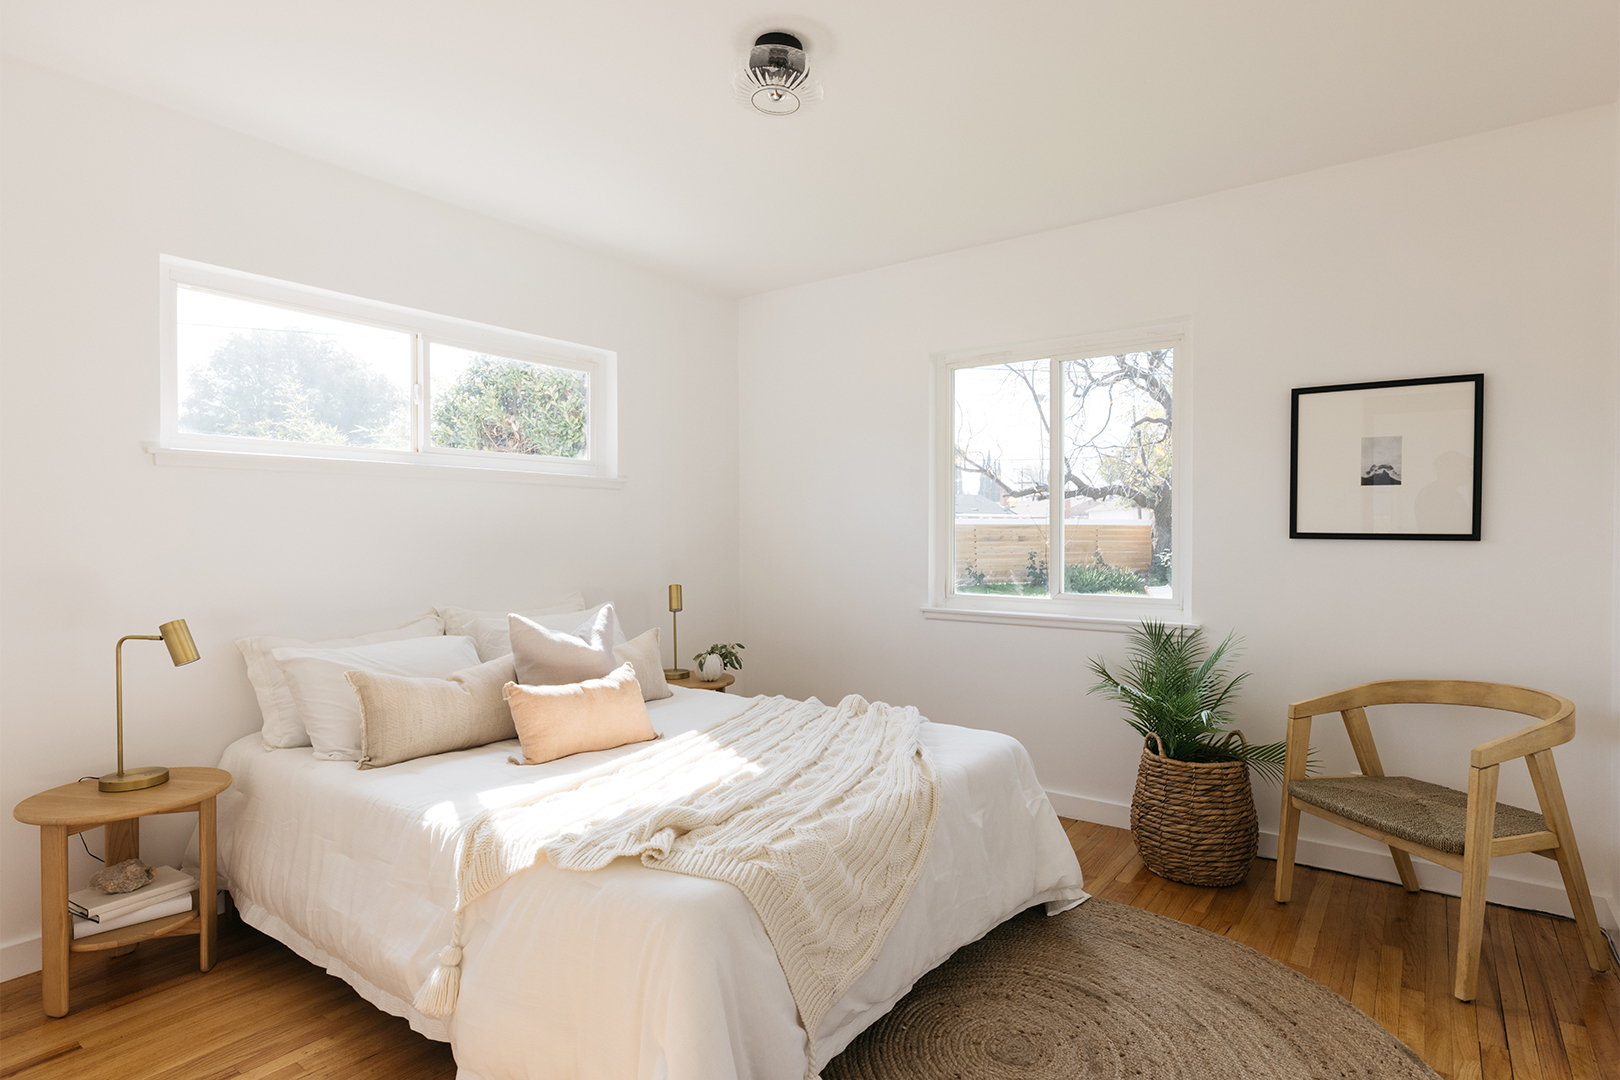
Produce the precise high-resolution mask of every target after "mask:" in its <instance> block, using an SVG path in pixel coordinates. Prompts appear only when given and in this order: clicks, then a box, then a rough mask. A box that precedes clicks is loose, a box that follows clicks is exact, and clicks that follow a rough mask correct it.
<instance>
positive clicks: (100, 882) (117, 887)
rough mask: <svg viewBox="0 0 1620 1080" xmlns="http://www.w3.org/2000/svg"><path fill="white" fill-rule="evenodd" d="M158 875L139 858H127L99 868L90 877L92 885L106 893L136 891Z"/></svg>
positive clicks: (93, 887)
mask: <svg viewBox="0 0 1620 1080" xmlns="http://www.w3.org/2000/svg"><path fill="white" fill-rule="evenodd" d="M154 876H156V875H155V874H154V873H153V872H152V868H151V867H150V866H147V865H146V864H145V863H143V862H141V860H139V859H125V860H124V861H123V862H121V863H119V864H118V865H117V866H109V867H107V868H106V869H104V870H98V871H96V873H95V876H94V877H92V878H91V879H90V887H91V888H92V889H95V890H97V891H99V892H104V893H122V892H134V891H135V890H136V889H138V888H140V887H141V886H142V885H145V884H147V883H149V882H150V881H151V880H152V878H153V877H154Z"/></svg>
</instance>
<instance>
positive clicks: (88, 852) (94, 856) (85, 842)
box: [79, 776, 107, 866]
mask: <svg viewBox="0 0 1620 1080" xmlns="http://www.w3.org/2000/svg"><path fill="white" fill-rule="evenodd" d="M94 779H95V777H94V776H81V777H79V783H81V784H82V783H83V782H84V781H86V780H94ZM79 843H81V844H83V845H84V853H85V854H86V855H88V856H90V857H91V858H92V859H94V860H96V862H98V863H100V864H101V865H102V866H106V865H107V860H106V859H103V858H102V857H101V856H100V855H97V854H96V853H95V852H93V851H91V850H90V841H88V840H86V839H85V838H84V833H80V834H79Z"/></svg>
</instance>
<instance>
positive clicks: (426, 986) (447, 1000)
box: [411, 914, 461, 1018]
mask: <svg viewBox="0 0 1620 1080" xmlns="http://www.w3.org/2000/svg"><path fill="white" fill-rule="evenodd" d="M460 995H461V916H460V915H459V914H458V915H457V916H456V926H455V931H454V933H453V935H452V936H451V939H450V944H449V945H447V946H446V947H444V948H442V949H440V950H439V964H438V966H437V967H435V968H434V969H433V971H432V973H431V974H429V975H428V977H427V981H426V982H424V983H423V984H422V988H421V989H420V990H418V991H417V992H416V999H415V1000H414V1001H412V1002H411V1004H412V1005H414V1006H416V1011H417V1012H419V1013H421V1014H422V1015H423V1016H431V1017H434V1018H441V1017H446V1016H449V1015H450V1014H451V1013H453V1012H455V1010H456V998H458V997H459V996H460Z"/></svg>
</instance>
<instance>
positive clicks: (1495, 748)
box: [1469, 707, 1575, 769]
mask: <svg viewBox="0 0 1620 1080" xmlns="http://www.w3.org/2000/svg"><path fill="white" fill-rule="evenodd" d="M1574 737H1575V710H1574V708H1573V707H1571V708H1570V709H1569V711H1567V712H1565V713H1563V714H1561V715H1559V716H1555V717H1553V718H1552V719H1551V720H1543V721H1541V722H1540V723H1537V724H1531V725H1530V726H1529V727H1527V728H1521V729H1519V730H1518V731H1515V732H1514V733H1513V734H1511V735H1504V736H1502V737H1501V738H1500V739H1492V740H1491V741H1490V742H1488V743H1480V744H1479V745H1478V746H1476V747H1474V749H1473V751H1472V752H1471V754H1470V756H1469V764H1470V765H1472V766H1473V767H1474V768H1476V769H1483V768H1486V767H1488V766H1491V765H1500V764H1501V763H1502V762H1504V761H1512V760H1513V759H1514V758H1522V757H1529V756H1530V755H1531V754H1534V753H1538V752H1540V751H1542V750H1551V749H1552V748H1553V747H1555V746H1562V745H1563V744H1564V743H1567V742H1569V740H1571V739H1573V738H1574Z"/></svg>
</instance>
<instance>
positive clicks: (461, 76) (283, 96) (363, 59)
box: [0, 0, 1620, 294]
mask: <svg viewBox="0 0 1620 1080" xmlns="http://www.w3.org/2000/svg"><path fill="white" fill-rule="evenodd" d="M1617 9H1620V4H1617V3H1616V2H1615V0H1528V2H1527V0H1428V2H1425V0H1355V2H1350V3H1346V2H1344V0H1340V2H1338V3H1328V2H1323V0H1225V2H1220V3H1212V2H1210V0H1066V2H1065V0H1003V2H1001V3H986V2H983V0H980V2H964V0H932V2H927V3H924V2H922V0H889V2H886V3H874V2H872V0H867V2H864V3H860V2H854V0H824V2H819V3H816V4H814V5H806V6H804V7H802V8H800V9H797V11H799V12H803V13H804V14H799V13H796V12H795V9H773V8H768V7H764V6H761V5H760V4H758V3H751V2H748V0H687V2H685V3H680V4H670V3H651V2H647V0H631V2H621V3H595V4H592V3H586V2H580V0H574V2H571V3H560V2H543V0H529V2H519V0H457V2H429V0H257V2H249V0H238V2H230V3H224V2H220V0H142V2H138V3H131V2H130V0H5V2H4V7H3V9H0V35H3V36H0V47H3V49H4V51H5V52H6V53H8V54H10V55H12V56H15V57H18V58H20V59H23V60H26V61H30V62H32V63H36V64H40V65H43V66H46V67H50V68H55V69H58V70H61V71H65V72H68V73H70V74H73V75H77V76H80V77H82V78H85V79H88V80H91V81H94V82H97V83H101V84H104V85H106V86H110V87H113V88H115V89H119V90H123V91H127V92H129V93H132V94H136V95H138V96H140V97H144V98H148V99H150V100H152V101H156V102H159V103H161V104H164V105H167V106H169V107H171V108H174V109H177V110H179V111H181V112H184V113H187V114H190V115H193V116H198V117H202V118H205V119H208V120H212V121H216V122H218V123H220V124H224V125H226V126H228V127H232V128H235V129H238V130H240V131H244V132H247V133H249V134H252V135H256V136H259V137H261V138H264V139H268V140H270V141H271V142H275V143H279V144H281V145H284V146H287V147H291V148H293V149H296V150H300V151H303V152H305V153H308V154H311V155H313V156H315V157H318V158H321V159H324V160H327V161H331V162H335V163H337V164H340V165H344V166H347V167H349V168H352V169H355V170H357V171H359V172H362V173H365V174H368V175H370V176H374V177H377V178H379V179H382V180H386V181H389V182H391V183H395V184H399V185H402V186H405V187H408V188H412V189H415V190H417V191H421V192H425V193H427V194H430V195H433V196H436V197H438V198H441V199H445V200H447V201H449V202H452V203H456V204H459V205H462V206H466V207H471V208H473V209H477V210H480V211H484V212H486V213H490V214H493V215H496V216H498V217H501V218H504V219H507V220H509V221H513V222H517V223H520V224H523V225H526V226H531V227H533V228H536V229H539V230H542V231H544V232H547V233H551V234H554V235H559V236H563V237H567V238H570V239H574V240H577V241H581V242H584V243H586V244H589V245H591V246H593V247H597V248H601V249H606V250H610V251H613V252H616V253H618V254H621V255H624V256H627V257H629V258H631V259H634V260H636V261H638V262H642V263H645V264H649V265H653V266H656V267H660V268H662V269H664V270H667V271H670V272H673V273H675V274H677V275H680V276H682V277H685V278H687V279H690V280H694V281H697V282H700V283H703V284H706V285H709V286H713V287H716V288H719V289H723V290H725V291H728V292H732V293H738V294H744V293H753V292H761V291H764V290H767V289H773V288H778V287H781V286H784V285H790V284H795V283H799V282H804V281H812V280H816V279H819V278H824V277H829V276H832V275H836V274H842V273H847V272H850V271H855V270H860V269H865V268H869V267H874V266H882V265H886V264H889V263H893V262H898V261H901V260H904V259H910V258H916V257H919V256H923V255H929V254H934V253H937V252H941V251H950V250H954V249H957V248H962V247H966V246H969V245H972V244H978V243H984V242H987V241H993V240H998V239H1003V238H1006V237H1011V236H1018V235H1022V234H1026V233H1031V232H1037V231H1040V230H1044V229H1050V228H1055V227H1058V226H1062V225H1067V224H1073V223H1075V222H1080V221H1086V220H1091V219H1095V218H1099V217H1106V216H1108V215H1112V214H1117V213H1121V212H1124V211H1128V210H1133V209H1138V208H1141V207H1146V206H1152V205H1157V204H1161V203H1166V202H1172V201H1175V200H1179V199H1184V198H1188V197H1191V196H1195V195H1199V194H1203V193H1207V192H1211V191H1218V190H1221V189H1224V188H1229V187H1234V186H1237V185H1240V184H1247V183H1253V182H1256V181H1260V180H1265V179H1269V178H1273V177H1277V176H1285V175H1288V174H1291V173H1297V172H1302V171H1305V170H1309V169H1314V168H1320V167H1322V166H1326V165H1331V164H1335V163H1338V162H1344V161H1351V160H1355V159H1357V158H1362V157H1368V156H1371V155H1375V154H1382V153H1388V152H1391V151H1395V150H1400V149H1404V148H1407V147H1413V146H1420V145H1423V144H1425V143H1431V142H1436V141H1439V140H1442V139H1447V138H1453V137H1456V136H1460V135H1466V134H1470V133H1474V132H1479V131H1485V130H1489V129H1492V128H1497V127H1503V126H1506V125H1509V124H1516V123H1522V122H1524V121H1527V120H1533V119H1536V118H1538V117H1543V116H1550V115H1553V114H1555V113H1560V112H1566V111H1569V110H1573V109H1579V108H1584V107H1588V106H1592V105H1597V104H1602V103H1604V102H1609V101H1612V100H1614V98H1615V93H1616V73H1617V67H1620V50H1617V33H1620V19H1617ZM777 28H781V29H788V30H793V31H796V32H798V33H799V34H800V36H801V37H802V38H803V39H804V40H805V43H806V46H807V47H808V49H809V50H810V58H811V64H812V66H813V67H814V68H815V69H816V70H818V71H819V73H820V74H821V76H822V78H823V81H824V83H825V85H826V100H825V101H824V102H823V103H822V104H820V105H819V106H816V107H815V108H813V109H810V110H807V111H804V112H801V113H800V114H798V115H796V116H792V117H787V118H771V117H765V116H760V115H757V114H753V113H751V112H749V111H747V110H745V109H744V108H743V107H741V106H739V105H737V104H736V103H735V102H734V101H733V100H732V97H731V91H730V84H729V76H730V72H731V70H732V69H733V68H734V67H735V66H736V65H737V63H738V60H739V59H740V57H741V55H742V53H743V50H744V49H745V47H746V46H747V45H748V44H749V43H750V42H751V41H752V38H753V35H754V34H756V33H758V32H760V31H763V30H767V29H777Z"/></svg>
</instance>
